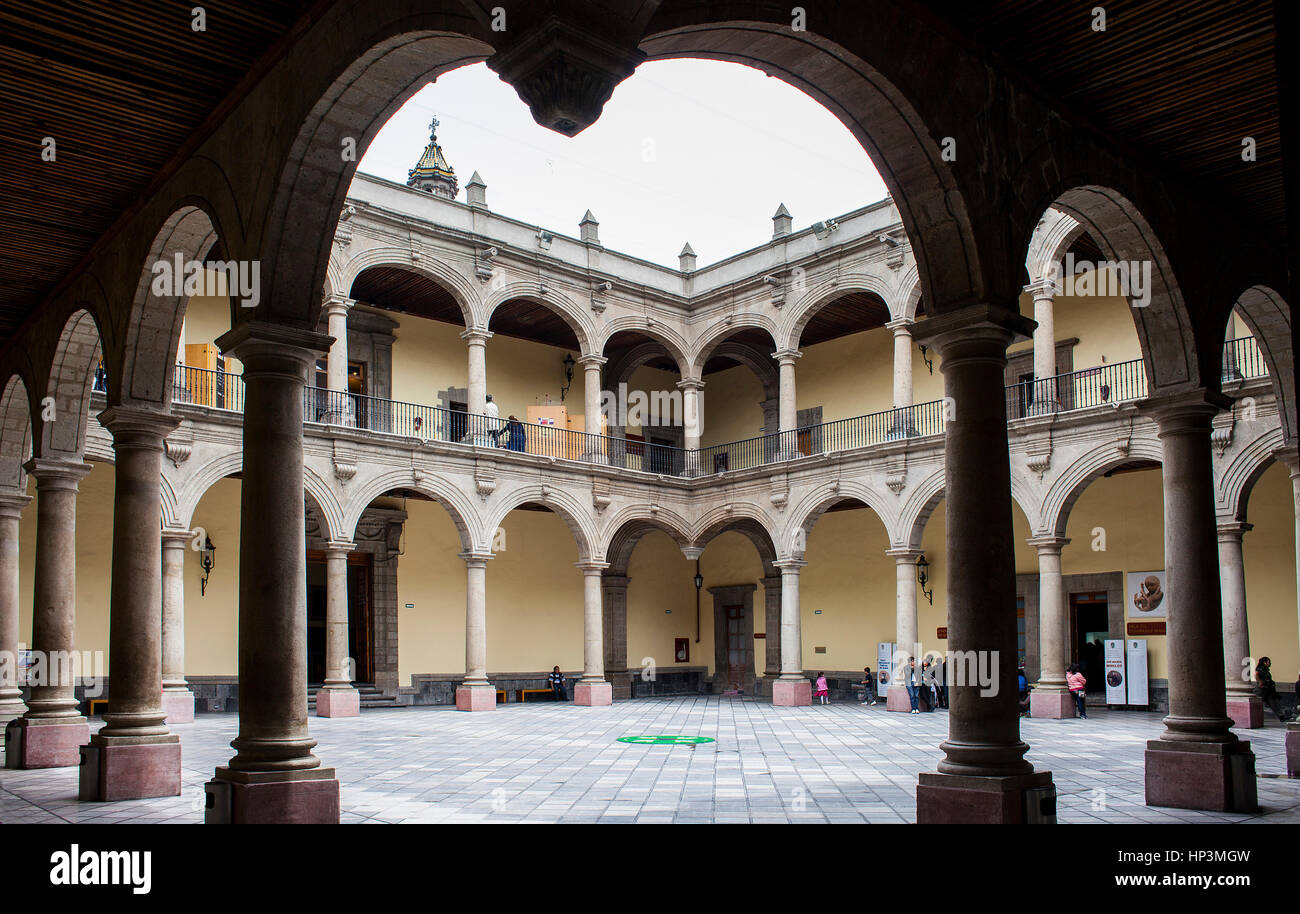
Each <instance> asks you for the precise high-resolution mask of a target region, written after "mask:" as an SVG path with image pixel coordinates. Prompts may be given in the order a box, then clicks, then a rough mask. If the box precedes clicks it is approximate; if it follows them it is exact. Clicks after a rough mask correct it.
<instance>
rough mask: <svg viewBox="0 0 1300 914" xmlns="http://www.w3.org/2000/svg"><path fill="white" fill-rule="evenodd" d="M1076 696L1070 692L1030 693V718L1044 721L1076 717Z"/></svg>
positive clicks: (1039, 691) (1043, 691)
mask: <svg viewBox="0 0 1300 914" xmlns="http://www.w3.org/2000/svg"><path fill="white" fill-rule="evenodd" d="M1074 712H1075V708H1074V696H1072V695H1071V694H1070V693H1069V692H1068V691H1065V692H1058V691H1054V690H1048V689H1034V691H1032V692H1030V693H1029V716H1030V717H1032V718H1035V719H1037V718H1042V719H1044V720H1063V719H1068V718H1071V717H1074Z"/></svg>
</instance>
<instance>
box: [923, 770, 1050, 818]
mask: <svg viewBox="0 0 1300 914" xmlns="http://www.w3.org/2000/svg"><path fill="white" fill-rule="evenodd" d="M1051 786H1052V773H1051V772H1050V771H1035V772H1034V773H1033V774H1024V775H1016V776H1012V777H988V778H985V777H967V776H965V775H958V774H940V773H938V772H930V771H923V772H921V774H920V777H919V780H918V782H917V786H916V822H917V824H918V825H941V824H942V825H947V824H951V825H984V824H993V825H1024V824H1025V823H1026V821H1028V819H1027V816H1026V809H1025V806H1026V797H1025V793H1026V791H1029V790H1033V789H1039V788H1048V787H1051ZM1044 812H1045V813H1050V815H1051V821H1055V816H1056V810H1055V808H1054V807H1053V808H1052V809H1051V810H1044Z"/></svg>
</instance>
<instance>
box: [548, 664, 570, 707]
mask: <svg viewBox="0 0 1300 914" xmlns="http://www.w3.org/2000/svg"><path fill="white" fill-rule="evenodd" d="M546 681H547V682H548V683H550V686H551V694H552V695H554V696H555V700H556V701H565V700H566V698H565V695H564V674H563V673H561V672H560V668H559V667H558V666H557V667H556V668H555V669H553V670H551V675H549V676H547V677H546Z"/></svg>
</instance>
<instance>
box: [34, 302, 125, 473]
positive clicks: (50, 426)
mask: <svg viewBox="0 0 1300 914" xmlns="http://www.w3.org/2000/svg"><path fill="white" fill-rule="evenodd" d="M102 339H103V337H102V335H101V334H100V324H99V321H98V320H97V319H96V317H95V315H94V314H93V313H91V311H89V310H87V309H86V308H79V309H77V310H75V311H73V312H72V314H70V315H69V316H68V318H67V320H66V321H64V323H63V329H62V330H61V331H60V333H59V337H58V341H57V343H56V344H55V347H54V352H53V353H52V355H51V357H50V370H49V376H48V382H47V383H46V387H45V391H43V392H42V391H29V393H30V394H31V395H32V398H33V401H34V402H33V403H32V424H33V426H34V433H33V438H34V441H35V443H36V450H37V452H38V454H39V455H40V456H41V457H50V456H53V455H56V454H57V455H61V456H66V457H80V456H81V454H82V452H83V451H84V450H85V447H86V424H87V422H88V421H89V418H90V416H89V413H90V393H91V388H92V387H93V385H94V381H95V368H96V365H97V363H98V361H99V359H100V357H101V354H103V358H104V362H105V367H106V370H107V371H108V372H109V376H110V377H111V376H112V372H111V369H109V368H108V355H107V354H104V353H105V350H104V347H103V344H102ZM46 396H49V397H53V398H54V413H53V415H54V418H53V419H52V420H50V421H47V420H46V419H45V418H44V414H45V410H44V408H43V405H42V403H41V400H42V399H43V398H44V397H46ZM35 429H39V431H35Z"/></svg>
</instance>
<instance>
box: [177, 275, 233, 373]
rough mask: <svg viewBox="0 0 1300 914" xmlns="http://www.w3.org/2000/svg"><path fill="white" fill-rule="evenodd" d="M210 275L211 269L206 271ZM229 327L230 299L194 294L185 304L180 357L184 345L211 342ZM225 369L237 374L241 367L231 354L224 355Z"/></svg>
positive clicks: (182, 354) (183, 353)
mask: <svg viewBox="0 0 1300 914" xmlns="http://www.w3.org/2000/svg"><path fill="white" fill-rule="evenodd" d="M208 273H209V275H211V271H208ZM229 329H230V299H228V298H225V297H217V296H212V295H195V296H194V297H193V298H191V299H189V301H188V302H186V304H185V326H184V328H183V330H182V332H181V344H182V345H181V358H182V360H183V359H184V355H185V345H187V344H188V345H192V344H195V343H212V342H215V341H216V339H217V337H219V336H221V335H222V334H223V333H225V332H226V331H227V330H229ZM226 371H228V372H229V373H231V374H239V373H241V372H242V371H243V367H242V365H241V364H240V362H239V360H238V359H236V358H235V357H233V356H227V357H226Z"/></svg>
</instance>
